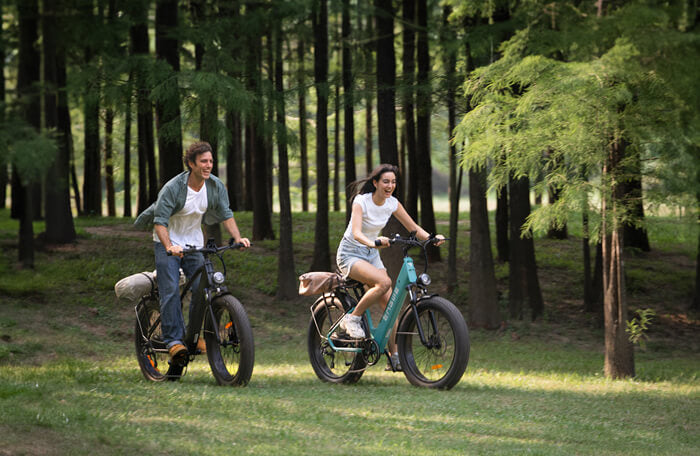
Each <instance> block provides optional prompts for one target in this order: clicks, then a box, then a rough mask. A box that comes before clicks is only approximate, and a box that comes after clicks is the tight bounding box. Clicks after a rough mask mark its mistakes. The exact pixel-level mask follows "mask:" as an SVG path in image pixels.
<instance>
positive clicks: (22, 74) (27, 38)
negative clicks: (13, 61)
mask: <svg viewBox="0 0 700 456" xmlns="http://www.w3.org/2000/svg"><path fill="white" fill-rule="evenodd" d="M17 10H18V13H19V14H18V20H17V22H18V26H19V27H18V28H19V52H18V58H17V60H18V63H17V96H18V98H19V99H20V100H21V105H22V108H21V110H20V115H21V116H22V118H23V119H24V120H25V121H26V122H27V123H28V124H29V125H31V126H32V127H34V128H35V129H36V131H37V132H38V131H39V129H40V128H41V106H40V98H39V94H38V93H37V90H36V86H37V85H38V84H39V80H40V66H41V63H40V56H39V52H38V51H37V49H38V46H37V41H38V28H37V27H38V26H37V24H38V20H39V7H38V5H37V1H36V0H23V1H20V2H18V3H17ZM12 174H13V178H14V179H16V181H17V182H16V186H15V187H13V193H12V198H13V203H15V201H14V199H15V198H17V212H18V214H17V215H18V216H19V235H18V238H19V243H18V244H19V245H18V247H19V249H18V258H19V261H20V264H21V265H22V267H23V268H29V269H33V268H34V227H33V225H32V222H33V220H34V195H33V191H34V190H33V188H34V185H33V182H30V181H28V180H24V181H23V180H21V179H20V177H19V174H18V170H17V169H16V168H13V172H12ZM15 189H16V191H17V194H15Z"/></svg>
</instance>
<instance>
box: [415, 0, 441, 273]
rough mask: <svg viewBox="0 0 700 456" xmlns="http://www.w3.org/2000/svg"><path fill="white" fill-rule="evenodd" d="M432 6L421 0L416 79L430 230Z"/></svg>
mask: <svg viewBox="0 0 700 456" xmlns="http://www.w3.org/2000/svg"><path fill="white" fill-rule="evenodd" d="M428 15H429V11H428V6H427V0H418V3H417V9H416V16H417V18H418V34H417V35H418V36H417V37H418V42H417V46H416V51H417V60H418V75H417V79H416V82H417V84H418V90H417V93H416V105H417V107H418V112H417V113H416V159H417V160H416V163H417V165H418V169H419V170H420V172H419V173H418V196H419V198H420V219H421V226H422V227H423V229H424V230H426V231H427V232H428V233H435V232H436V226H435V213H434V212H433V177H432V175H433V167H432V164H431V157H430V156H431V152H430V115H431V112H432V100H431V84H430V54H429V49H428ZM428 258H429V259H430V261H440V249H439V248H438V247H435V246H430V247H428Z"/></svg>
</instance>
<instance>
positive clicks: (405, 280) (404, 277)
mask: <svg viewBox="0 0 700 456" xmlns="http://www.w3.org/2000/svg"><path fill="white" fill-rule="evenodd" d="M416 281H417V276H416V268H415V266H414V264H413V258H411V257H409V256H405V257H404V259H403V265H402V266H401V270H400V271H399V275H398V277H397V278H396V285H395V286H394V290H393V291H392V293H391V297H390V298H389V302H388V303H387V305H386V309H384V313H383V314H382V317H381V318H380V320H379V323H378V324H377V326H374V324H373V323H372V316H371V315H370V311H369V309H367V310H366V311H365V316H366V317H367V322H368V323H369V330H370V336H371V338H372V339H374V341H375V342H376V343H377V345H378V346H379V352H380V353H383V352H384V350H385V349H386V346H387V343H388V342H389V337H390V336H391V331H392V329H393V328H394V324H395V323H396V320H397V319H398V318H399V313H400V312H401V308H402V307H403V302H404V299H405V298H406V294H410V295H411V301H412V302H413V301H414V300H415V294H414V293H413V292H412V287H413V286H414V285H416ZM351 310H352V309H351ZM339 324H340V320H338V321H337V322H336V323H335V324H334V325H332V326H331V328H330V331H329V332H328V334H327V335H326V338H327V339H328V344H329V345H330V347H331V348H332V349H333V350H335V351H346V352H361V351H362V350H363V349H362V348H361V347H337V346H335V345H334V344H333V340H332V339H331V337H330V336H331V334H333V332H334V331H335V330H336V328H337V327H338V325H339Z"/></svg>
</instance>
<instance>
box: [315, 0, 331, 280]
mask: <svg viewBox="0 0 700 456" xmlns="http://www.w3.org/2000/svg"><path fill="white" fill-rule="evenodd" d="M313 15H314V16H313V29H314V40H315V46H314V82H315V84H316V98H317V100H318V101H317V103H318V106H317V108H316V174H317V178H316V225H315V242H314V257H313V264H312V266H311V269H312V270H314V271H330V269H331V263H330V256H331V253H330V246H329V243H328V127H327V116H328V2H327V0H317V1H316V2H315V3H314V12H313Z"/></svg>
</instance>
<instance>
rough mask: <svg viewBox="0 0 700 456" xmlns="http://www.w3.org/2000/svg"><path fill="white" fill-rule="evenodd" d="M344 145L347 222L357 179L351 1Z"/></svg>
mask: <svg viewBox="0 0 700 456" xmlns="http://www.w3.org/2000/svg"><path fill="white" fill-rule="evenodd" d="M342 14H343V17H342V33H341V34H342V43H343V128H344V136H343V145H344V149H345V151H344V152H345V221H346V222H349V221H350V215H351V214H352V201H350V198H351V196H352V195H351V194H350V190H349V188H348V187H349V185H350V184H351V183H352V182H355V180H356V179H357V173H356V172H355V96H354V78H353V67H352V51H351V48H350V46H351V43H350V39H351V33H352V28H351V25H350V0H343V13H342Z"/></svg>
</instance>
